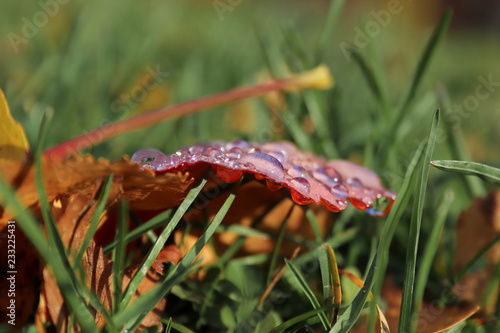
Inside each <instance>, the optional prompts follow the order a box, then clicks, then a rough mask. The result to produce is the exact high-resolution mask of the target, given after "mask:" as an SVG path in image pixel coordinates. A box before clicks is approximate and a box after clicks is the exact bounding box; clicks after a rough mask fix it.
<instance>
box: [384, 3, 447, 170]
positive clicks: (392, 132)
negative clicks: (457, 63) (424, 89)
mask: <svg viewBox="0 0 500 333" xmlns="http://www.w3.org/2000/svg"><path fill="white" fill-rule="evenodd" d="M451 15H452V12H451V10H447V11H446V12H445V13H444V14H443V16H442V17H441V20H440V22H439V24H438V26H437V27H436V29H435V30H434V33H433V35H432V37H431V39H430V41H429V43H428V45H427V48H426V49H425V51H424V54H423V55H422V57H421V59H420V62H419V64H418V66H417V70H416V72H415V75H414V76H413V80H412V83H411V85H410V87H409V89H408V92H407V93H406V95H405V96H404V97H403V99H402V102H401V103H400V105H401V106H400V107H399V108H398V110H397V112H396V115H395V118H394V120H393V122H392V124H391V125H390V127H389V129H388V131H387V134H386V135H385V136H384V137H383V138H382V141H381V144H380V148H379V152H380V157H379V159H378V162H379V164H380V165H383V164H384V163H386V160H387V157H388V155H389V153H390V152H391V151H392V149H391V147H392V146H393V145H394V144H395V143H397V140H395V138H396V134H397V131H398V130H399V128H400V125H401V122H402V121H403V119H404V117H405V115H406V113H407V110H408V109H409V106H410V104H411V103H412V102H413V99H414V98H415V95H416V92H417V89H418V87H419V86H420V83H421V81H422V77H423V76H424V74H425V72H426V70H427V68H428V67H429V65H430V62H431V60H432V58H433V55H434V54H435V53H436V49H437V46H438V45H439V43H440V41H441V40H442V39H443V37H444V35H445V33H446V30H447V29H448V26H449V24H450V20H451Z"/></svg>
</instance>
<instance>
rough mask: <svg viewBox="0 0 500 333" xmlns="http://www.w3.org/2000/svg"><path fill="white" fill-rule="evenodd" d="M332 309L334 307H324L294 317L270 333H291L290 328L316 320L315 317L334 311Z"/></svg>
mask: <svg viewBox="0 0 500 333" xmlns="http://www.w3.org/2000/svg"><path fill="white" fill-rule="evenodd" d="M332 307H333V305H329V306H323V307H321V308H319V309H314V310H311V311H307V312H304V313H303V314H300V315H298V316H296V317H293V318H292V319H289V320H287V321H285V322H283V323H281V324H280V325H278V326H276V327H275V328H273V329H272V330H271V331H269V333H280V332H290V330H289V328H291V327H293V326H295V325H297V324H300V323H302V322H304V321H306V320H308V319H311V318H314V317H316V316H318V315H319V314H320V313H324V312H325V311H329V310H331V309H332Z"/></svg>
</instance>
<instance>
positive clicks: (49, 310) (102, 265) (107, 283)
mask: <svg viewBox="0 0 500 333" xmlns="http://www.w3.org/2000/svg"><path fill="white" fill-rule="evenodd" d="M180 258H181V257H180V253H179V250H178V249H177V247H176V246H175V245H169V246H166V247H165V248H164V249H162V251H161V252H160V254H159V255H158V257H157V259H156V260H155V262H154V263H153V267H152V268H151V269H150V270H149V272H148V274H147V275H146V277H145V278H144V279H143V281H142V282H141V284H140V285H139V288H138V289H137V291H136V293H135V294H134V296H133V297H132V300H131V302H133V301H134V300H135V299H136V298H137V297H138V296H139V295H142V294H145V293H146V292H148V291H149V290H151V289H152V288H153V287H155V286H156V284H157V283H158V281H159V280H160V276H161V275H163V274H164V270H163V264H165V263H167V262H170V263H173V264H177V263H178V262H179V260H180ZM141 262H142V258H141V259H140V260H137V261H136V262H135V263H134V264H133V265H131V266H130V267H128V268H126V269H125V274H124V276H123V278H122V285H123V290H125V288H126V286H127V284H128V283H129V282H130V279H131V278H132V276H133V275H134V274H135V272H136V271H137V269H138V268H139V265H140V264H141ZM112 265H113V262H112V261H111V260H110V259H109V258H107V257H106V256H105V255H104V253H103V252H102V248H101V247H97V246H96V244H95V242H93V241H91V243H90V245H89V248H88V250H87V253H86V257H85V259H84V261H83V269H84V272H85V278H86V284H87V288H89V290H91V291H92V292H93V293H95V294H96V295H98V296H99V299H100V301H101V302H102V304H103V305H104V306H105V307H106V309H108V310H110V309H111V305H112V300H113V293H112V289H111V286H112V282H111V280H112ZM43 277H44V279H43V283H42V294H41V302H40V305H39V308H38V311H37V319H38V321H39V322H41V323H44V322H47V321H49V322H52V323H53V324H54V325H55V327H56V329H57V331H58V332H65V331H66V330H67V326H68V323H69V313H68V310H67V308H66V307H65V306H64V300H63V297H62V295H61V292H60V291H59V288H58V286H57V283H56V281H55V279H54V277H53V275H52V273H51V272H50V270H49V269H48V268H45V269H44V272H43ZM165 306H166V300H165V299H162V300H161V301H160V302H159V303H158V304H157V306H156V307H155V309H154V310H153V311H151V312H150V313H148V315H147V316H146V317H145V318H144V319H143V321H142V322H141V325H140V326H139V328H138V331H142V330H144V329H145V328H147V327H151V326H158V327H159V330H161V329H162V327H163V324H162V323H161V321H160V318H161V315H162V313H163V311H164V309H165ZM93 313H94V316H95V321H96V324H97V326H98V327H99V328H102V327H103V326H104V325H105V319H104V317H103V316H102V314H101V313H99V312H96V311H94V312H93ZM72 330H73V331H76V332H78V331H79V328H78V327H77V326H76V325H74V327H73V328H72Z"/></svg>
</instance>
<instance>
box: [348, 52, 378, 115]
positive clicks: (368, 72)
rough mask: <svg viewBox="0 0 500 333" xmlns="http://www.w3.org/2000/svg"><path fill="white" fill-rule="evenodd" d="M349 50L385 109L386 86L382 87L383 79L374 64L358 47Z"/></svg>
mask: <svg viewBox="0 0 500 333" xmlns="http://www.w3.org/2000/svg"><path fill="white" fill-rule="evenodd" d="M349 51H350V52H351V55H352V58H353V59H354V61H355V62H356V63H357V64H358V66H359V68H360V69H361V73H363V76H364V77H365V80H366V83H367V84H368V87H369V88H370V90H371V92H372V94H373V95H374V96H375V98H376V99H377V101H378V102H379V103H380V105H381V106H382V109H383V110H385V107H386V105H387V99H386V97H385V96H384V93H383V91H384V88H383V87H382V86H383V84H382V79H381V78H380V77H379V76H378V74H377V73H376V71H375V70H374V69H373V67H372V65H371V64H370V63H369V62H368V59H366V57H364V56H363V55H362V54H361V52H359V50H358V49H357V48H355V47H352V48H350V49H349Z"/></svg>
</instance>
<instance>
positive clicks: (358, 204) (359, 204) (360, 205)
mask: <svg viewBox="0 0 500 333" xmlns="http://www.w3.org/2000/svg"><path fill="white" fill-rule="evenodd" d="M349 201H350V202H351V204H352V205H353V206H354V208H356V209H360V210H365V209H367V208H368V207H370V206H371V205H372V204H373V201H372V199H370V198H368V197H364V198H361V196H360V195H356V196H351V197H349Z"/></svg>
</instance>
